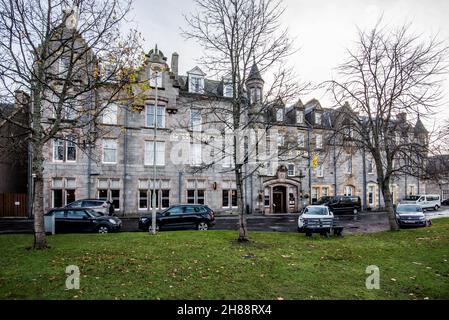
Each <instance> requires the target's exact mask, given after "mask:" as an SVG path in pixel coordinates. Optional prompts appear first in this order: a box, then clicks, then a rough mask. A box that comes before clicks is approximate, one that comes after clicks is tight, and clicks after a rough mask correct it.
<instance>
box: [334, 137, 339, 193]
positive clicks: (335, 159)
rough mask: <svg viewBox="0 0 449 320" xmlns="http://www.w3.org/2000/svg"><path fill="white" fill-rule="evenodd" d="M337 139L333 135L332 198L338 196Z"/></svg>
mask: <svg viewBox="0 0 449 320" xmlns="http://www.w3.org/2000/svg"><path fill="white" fill-rule="evenodd" d="M336 140H337V137H336V134H335V133H334V196H337V195H338V192H337V141H336Z"/></svg>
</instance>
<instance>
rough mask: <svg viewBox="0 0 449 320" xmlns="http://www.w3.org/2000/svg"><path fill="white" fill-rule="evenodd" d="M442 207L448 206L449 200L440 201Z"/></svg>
mask: <svg viewBox="0 0 449 320" xmlns="http://www.w3.org/2000/svg"><path fill="white" fill-rule="evenodd" d="M441 205H442V206H449V199H446V200H443V201H441Z"/></svg>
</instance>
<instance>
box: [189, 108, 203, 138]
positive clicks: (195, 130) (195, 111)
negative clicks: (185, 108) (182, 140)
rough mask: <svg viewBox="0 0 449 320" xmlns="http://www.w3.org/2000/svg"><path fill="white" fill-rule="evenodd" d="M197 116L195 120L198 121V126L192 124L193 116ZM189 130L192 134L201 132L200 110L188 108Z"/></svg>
mask: <svg viewBox="0 0 449 320" xmlns="http://www.w3.org/2000/svg"><path fill="white" fill-rule="evenodd" d="M195 113H196V114H197V115H198V116H197V117H196V119H197V120H198V119H199V124H194V122H193V115H194V114H195ZM189 127H190V130H192V131H194V132H201V131H202V130H203V115H202V114H201V109H200V108H190V124H189Z"/></svg>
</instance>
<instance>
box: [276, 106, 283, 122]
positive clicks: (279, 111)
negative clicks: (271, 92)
mask: <svg viewBox="0 0 449 320" xmlns="http://www.w3.org/2000/svg"><path fill="white" fill-rule="evenodd" d="M276 121H278V122H281V121H284V109H281V108H280V109H277V110H276Z"/></svg>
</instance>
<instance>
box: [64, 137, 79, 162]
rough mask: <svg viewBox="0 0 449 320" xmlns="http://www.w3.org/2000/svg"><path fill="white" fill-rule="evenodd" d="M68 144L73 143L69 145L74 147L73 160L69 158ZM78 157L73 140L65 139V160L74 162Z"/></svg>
mask: <svg viewBox="0 0 449 320" xmlns="http://www.w3.org/2000/svg"><path fill="white" fill-rule="evenodd" d="M69 144H73V145H72V146H70V148H75V160H69ZM77 159H78V150H77V145H76V142H75V140H74V139H73V138H72V139H70V138H69V139H67V141H65V162H71V163H74V162H76V160H77Z"/></svg>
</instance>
